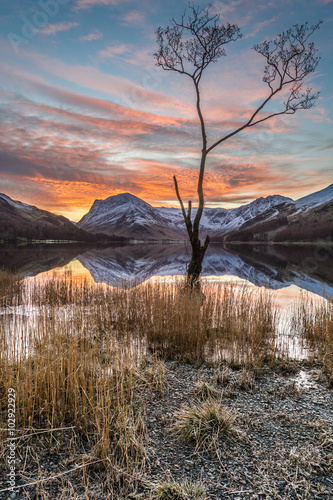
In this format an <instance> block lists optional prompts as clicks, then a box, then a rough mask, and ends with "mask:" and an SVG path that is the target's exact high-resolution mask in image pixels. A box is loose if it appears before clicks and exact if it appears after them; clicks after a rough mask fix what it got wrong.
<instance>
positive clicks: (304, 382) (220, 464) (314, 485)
mask: <svg viewBox="0 0 333 500" xmlns="http://www.w3.org/2000/svg"><path fill="white" fill-rule="evenodd" d="M167 367H168V369H169V373H168V381H169V387H168V389H167V390H166V391H165V393H164V395H163V397H159V396H153V397H152V399H151V402H150V404H149V405H148V406H147V414H146V421H147V427H148V435H149V437H150V443H149V454H150V457H151V460H150V470H149V473H148V476H149V478H150V480H151V481H153V482H157V481H158V480H161V479H165V478H166V477H167V476H172V478H173V479H175V480H177V481H181V480H184V479H185V478H188V479H191V480H196V481H198V480H201V481H203V482H204V483H205V485H206V488H207V492H208V498H225V499H228V498H230V499H231V498H233V499H235V500H236V499H261V498H265V499H268V498H290V499H293V498H295V499H296V498H309V499H310V498H318V499H319V498H322V499H331V498H332V499H333V453H332V452H333V434H330V432H332V427H333V397H332V392H331V391H329V390H328V389H326V388H325V387H324V386H323V385H319V384H318V383H316V382H315V381H314V379H313V376H311V373H310V372H309V371H306V370H304V369H299V371H298V374H297V375H293V376H289V377H284V376H281V375H278V374H275V373H273V372H270V371H268V372H266V373H265V374H264V375H262V376H260V377H259V378H258V379H256V380H255V382H254V387H253V388H252V389H251V388H249V387H248V388H247V389H245V390H240V389H239V387H238V386H239V384H238V383H237V381H238V380H239V379H240V378H242V374H241V373H240V372H232V373H231V376H230V380H229V381H228V382H227V383H226V384H224V385H222V384H219V385H218V384H216V380H215V379H216V377H214V369H209V368H206V367H202V368H199V369H197V368H194V367H193V366H190V365H184V364H179V363H175V362H172V363H169V364H168V365H167ZM202 377H204V378H205V379H206V381H210V382H211V383H212V384H214V383H215V387H216V388H217V389H219V391H220V396H219V402H220V404H221V405H222V406H224V407H227V408H229V409H231V410H232V411H234V412H235V413H236V422H235V423H236V425H238V427H239V428H240V430H241V431H243V433H244V437H243V439H241V440H238V441H237V442H228V441H225V442H221V443H220V451H221V453H220V459H218V458H217V457H216V456H214V454H211V453H197V452H195V446H194V444H193V443H185V442H183V441H179V440H177V439H175V438H174V437H173V435H172V432H170V430H171V428H172V425H173V424H174V422H175V417H174V414H175V412H176V411H177V410H179V409H180V408H181V407H183V406H184V405H188V404H191V403H192V404H193V403H195V401H194V400H193V399H194V398H193V387H194V386H195V383H196V382H197V381H198V380H200V379H201V378H202ZM242 385H244V384H242Z"/></svg>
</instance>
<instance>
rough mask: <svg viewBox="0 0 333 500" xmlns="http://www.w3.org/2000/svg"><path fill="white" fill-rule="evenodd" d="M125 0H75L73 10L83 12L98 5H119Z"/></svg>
mask: <svg viewBox="0 0 333 500" xmlns="http://www.w3.org/2000/svg"><path fill="white" fill-rule="evenodd" d="M124 1H126V0H77V2H76V5H75V9H76V10H83V9H89V8H92V7H95V6H98V5H119V4H120V3H124Z"/></svg>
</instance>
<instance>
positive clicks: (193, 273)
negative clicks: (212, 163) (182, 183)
mask: <svg viewBox="0 0 333 500" xmlns="http://www.w3.org/2000/svg"><path fill="white" fill-rule="evenodd" d="M206 156H207V155H206V151H205V150H203V151H202V156H201V163H200V173H199V181H198V198H199V206H198V210H197V213H196V215H195V218H194V221H193V224H192V221H191V208H192V204H191V202H190V201H189V203H188V212H187V214H186V211H185V208H184V204H183V201H182V199H181V197H180V194H179V190H178V183H177V179H176V176H174V178H173V179H174V182H175V189H176V194H177V197H178V201H179V203H180V206H181V209H182V213H183V217H184V221H185V225H186V229H187V232H188V236H189V240H190V243H191V247H192V256H191V260H190V263H189V266H188V269H187V285H188V286H189V288H190V289H191V290H196V291H200V280H199V278H200V275H201V271H202V262H203V259H204V256H205V253H206V250H207V247H208V245H209V241H210V238H209V236H208V235H207V236H206V239H205V242H204V244H203V245H202V244H201V241H200V239H199V228H200V220H201V217H202V212H203V208H204V195H203V178H204V171H205V163H206Z"/></svg>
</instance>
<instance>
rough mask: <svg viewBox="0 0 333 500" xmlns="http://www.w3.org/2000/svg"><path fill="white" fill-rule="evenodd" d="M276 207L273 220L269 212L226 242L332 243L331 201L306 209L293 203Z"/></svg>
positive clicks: (248, 223)
mask: <svg viewBox="0 0 333 500" xmlns="http://www.w3.org/2000/svg"><path fill="white" fill-rule="evenodd" d="M275 208H277V209H278V214H276V215H274V216H273V217H271V216H270V213H269V212H268V211H267V212H264V213H263V214H261V215H259V216H257V217H255V218H254V219H252V220H250V221H248V222H247V223H245V224H243V225H242V226H241V227H240V228H239V229H238V230H237V231H234V232H232V233H230V234H228V235H227V236H226V237H225V241H226V242H230V241H242V242H250V241H260V242H265V241H272V242H301V241H304V242H316V241H319V240H327V239H329V240H330V241H332V237H333V201H332V200H331V201H328V202H327V203H323V204H322V205H318V206H314V208H310V209H307V210H306V209H304V207H301V208H300V207H299V206H297V204H296V205H294V204H290V203H283V204H281V205H279V206H278V207H275Z"/></svg>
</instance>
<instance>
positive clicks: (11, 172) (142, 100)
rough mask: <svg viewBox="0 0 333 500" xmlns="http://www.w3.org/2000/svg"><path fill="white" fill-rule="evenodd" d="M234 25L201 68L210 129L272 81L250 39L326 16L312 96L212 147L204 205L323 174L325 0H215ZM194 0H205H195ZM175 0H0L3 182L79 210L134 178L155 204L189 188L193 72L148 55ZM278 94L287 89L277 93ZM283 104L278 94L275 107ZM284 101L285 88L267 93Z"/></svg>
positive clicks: (327, 85) (323, 182)
mask: <svg viewBox="0 0 333 500" xmlns="http://www.w3.org/2000/svg"><path fill="white" fill-rule="evenodd" d="M211 3H212V12H218V13H220V14H221V18H220V21H221V23H227V22H230V23H232V24H233V23H236V24H238V26H239V28H240V29H241V32H242V34H243V37H242V38H241V39H240V40H238V41H236V42H233V43H231V44H229V45H228V46H227V50H226V52H227V55H226V57H222V58H221V59H220V60H219V61H218V62H217V63H216V64H214V65H211V66H210V67H209V68H208V69H207V70H206V71H205V73H204V76H203V79H202V81H201V97H202V109H203V114H204V117H205V119H206V122H207V135H208V143H209V144H212V143H213V141H215V140H217V139H219V138H220V137H222V136H224V135H225V134H226V133H228V132H230V131H232V130H234V129H235V128H237V127H238V126H239V125H240V124H242V123H244V122H245V121H246V119H247V118H248V117H249V116H250V115H251V111H252V112H253V110H254V109H255V108H256V107H257V106H258V104H259V103H260V102H262V101H263V100H264V99H265V98H266V97H267V95H268V87H267V85H266V84H265V83H264V82H263V70H264V66H265V64H264V60H263V57H262V56H260V55H259V54H257V53H256V52H255V51H254V50H253V49H252V47H253V46H254V45H255V44H257V43H261V42H262V41H263V40H265V39H268V40H270V39H272V38H274V37H275V36H276V35H277V34H278V33H281V31H283V30H286V29H288V28H289V27H291V26H292V25H293V24H296V23H304V22H306V21H308V22H309V24H312V23H317V22H318V21H319V20H323V24H322V25H321V27H320V30H317V31H316V32H315V33H314V35H313V37H312V40H313V41H314V43H315V45H316V47H317V48H318V54H319V55H320V56H321V61H320V62H319V64H318V66H317V68H316V71H315V72H314V73H312V74H311V75H309V77H308V79H307V81H306V86H309V87H312V88H313V89H314V90H315V91H320V98H319V99H318V100H317V101H316V106H315V107H314V108H312V109H309V110H300V111H298V112H297V113H295V114H294V115H281V116H279V117H276V118H273V119H271V120H270V121H266V122H264V123H263V124H261V125H258V126H257V127H253V128H250V129H247V130H246V131H244V132H242V133H240V134H238V135H236V136H235V137H233V138H232V139H230V140H229V141H227V142H225V143H223V144H222V145H221V146H220V147H218V148H216V149H215V150H213V151H212V153H211V155H210V156H209V158H208V161H207V166H206V173H205V182H204V193H205V201H206V206H209V207H224V208H234V207H237V206H240V205H243V204H245V203H249V202H250V201H252V200H254V199H255V198H257V197H259V196H268V195H273V194H281V195H285V196H290V197H291V198H293V199H297V198H299V197H301V196H305V195H307V194H310V193H312V192H314V191H317V190H320V189H323V188H325V187H326V186H328V185H329V184H331V183H332V179H333V134H332V132H333V127H332V121H333V84H332V80H333V78H332V76H333V50H332V49H333V0H313V1H312V2H309V1H308V0H280V1H279V2H271V1H262V0H229V1H222V0H215V1H214V0H213V1H212V2H211ZM194 4H195V5H201V6H204V5H205V3H202V2H197V1H194ZM186 6H187V2H185V1H183V0H168V2H166V1H165V0H141V1H140V2H137V1H132V0H2V1H1V4H0V131H1V133H0V192H2V193H5V194H7V195H8V196H10V197H11V198H13V199H15V200H21V201H23V202H25V203H29V204H32V205H36V206H38V207H39V208H42V209H45V210H49V211H51V212H54V213H57V214H62V215H65V216H66V217H68V218H70V219H71V220H74V221H77V220H79V219H80V218H81V217H82V216H83V215H84V214H85V213H86V212H87V211H88V210H89V208H90V206H91V205H92V203H93V202H94V200H95V199H105V198H107V197H109V196H112V195H116V194H119V193H122V192H130V193H132V194H134V195H136V196H139V197H140V198H142V199H144V200H145V201H147V202H148V203H150V204H152V205H154V206H178V202H177V199H176V195H175V192H174V186H173V175H176V176H177V179H178V183H179V188H180V191H181V194H182V196H183V197H184V200H188V199H192V200H193V202H195V200H196V199H197V195H196V189H197V177H198V166H199V162H200V152H201V137H200V127H199V122H198V117H197V114H196V109H195V92H194V88H193V84H192V82H191V80H190V79H189V78H187V77H186V76H184V75H180V74H178V73H173V72H169V71H168V72H167V71H163V70H162V69H161V68H158V67H156V64H155V63H156V61H155V59H154V57H153V54H154V53H155V52H156V50H157V43H156V35H155V32H156V30H157V28H158V27H159V26H162V27H166V26H167V25H168V24H170V18H172V17H175V18H176V19H179V17H180V15H181V14H182V13H183V12H184V9H185V8H186ZM282 101H283V96H282ZM279 106H280V108H279ZM273 109H275V110H279V109H281V98H280V99H276V101H275V102H274V103H273Z"/></svg>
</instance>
